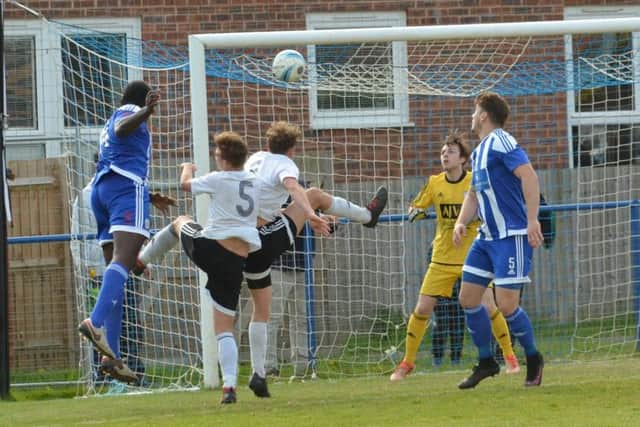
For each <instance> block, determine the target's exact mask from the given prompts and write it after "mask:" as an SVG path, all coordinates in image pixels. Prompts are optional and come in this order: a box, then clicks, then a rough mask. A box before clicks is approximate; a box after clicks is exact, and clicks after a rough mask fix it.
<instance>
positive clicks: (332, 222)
mask: <svg viewBox="0 0 640 427" xmlns="http://www.w3.org/2000/svg"><path fill="white" fill-rule="evenodd" d="M320 217H321V218H324V219H325V220H327V221H328V222H329V234H333V233H335V232H336V230H337V229H338V224H340V218H338V217H337V216H334V215H328V214H321V215H320Z"/></svg>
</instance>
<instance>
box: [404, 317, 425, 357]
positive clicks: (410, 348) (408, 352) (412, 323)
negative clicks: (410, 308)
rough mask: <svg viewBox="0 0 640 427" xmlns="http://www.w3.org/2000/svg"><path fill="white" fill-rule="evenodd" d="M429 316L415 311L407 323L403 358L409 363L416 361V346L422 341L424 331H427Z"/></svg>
mask: <svg viewBox="0 0 640 427" xmlns="http://www.w3.org/2000/svg"><path fill="white" fill-rule="evenodd" d="M428 321H429V316H419V315H417V314H415V313H412V314H411V317H410V318H409V323H408V324H407V340H406V342H405V351H404V360H405V361H407V362H409V363H416V357H417V355H418V347H420V343H421V342H422V338H423V337H424V334H425V332H426V331H427V322H428Z"/></svg>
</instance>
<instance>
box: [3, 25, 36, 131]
mask: <svg viewBox="0 0 640 427" xmlns="http://www.w3.org/2000/svg"><path fill="white" fill-rule="evenodd" d="M35 44H36V43H35V37H33V36H17V37H7V38H6V39H5V43H4V49H5V50H4V52H5V61H6V64H5V65H6V76H7V79H6V90H7V114H8V116H9V117H8V123H9V126H10V127H12V128H25V129H37V127H38V113H37V111H38V109H37V105H36V100H37V93H36V92H37V87H36V86H37V85H36V70H35V63H36V47H35Z"/></svg>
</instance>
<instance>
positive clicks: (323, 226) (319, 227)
mask: <svg viewBox="0 0 640 427" xmlns="http://www.w3.org/2000/svg"><path fill="white" fill-rule="evenodd" d="M309 223H310V224H311V228H312V229H313V232H314V233H315V234H318V235H320V236H324V237H327V236H329V234H331V226H330V225H329V221H327V220H326V219H324V218H323V217H321V216H318V215H316V214H313V216H310V217H309Z"/></svg>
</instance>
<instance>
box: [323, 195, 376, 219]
mask: <svg viewBox="0 0 640 427" xmlns="http://www.w3.org/2000/svg"><path fill="white" fill-rule="evenodd" d="M325 213H328V214H329V215H335V216H338V217H345V218H349V219H350V220H352V221H356V222H359V223H361V224H366V223H368V222H369V221H371V212H369V209H367V208H363V207H362V206H358V205H356V204H354V203H351V202H350V201H348V200H346V199H343V198H342V197H336V196H333V201H332V202H331V207H330V208H329V209H328V210H326V211H325Z"/></svg>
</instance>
